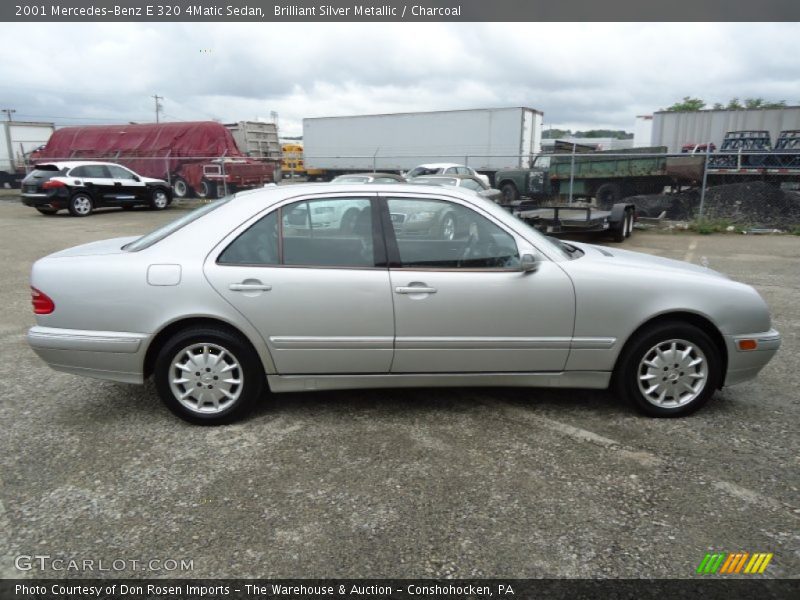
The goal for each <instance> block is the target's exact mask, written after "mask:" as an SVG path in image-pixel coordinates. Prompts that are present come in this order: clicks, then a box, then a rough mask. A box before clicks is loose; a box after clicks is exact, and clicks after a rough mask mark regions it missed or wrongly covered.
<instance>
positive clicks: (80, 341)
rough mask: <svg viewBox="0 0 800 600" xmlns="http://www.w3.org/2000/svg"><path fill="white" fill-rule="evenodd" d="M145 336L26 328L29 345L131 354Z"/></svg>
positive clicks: (125, 333)
mask: <svg viewBox="0 0 800 600" xmlns="http://www.w3.org/2000/svg"><path fill="white" fill-rule="evenodd" d="M146 338H147V335H144V334H140V333H128V332H124V331H86V330H82V329H57V328H54V327H40V326H38V325H37V326H35V327H31V328H30V329H29V330H28V343H29V344H30V345H31V347H33V348H40V349H45V350H77V351H84V352H119V353H123V354H132V353H134V352H137V351H138V350H139V346H140V345H141V343H142V341H143V340H145V339H146Z"/></svg>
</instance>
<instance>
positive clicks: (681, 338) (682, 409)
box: [613, 321, 722, 417]
mask: <svg viewBox="0 0 800 600" xmlns="http://www.w3.org/2000/svg"><path fill="white" fill-rule="evenodd" d="M672 341H676V352H685V351H686V350H687V349H688V346H685V345H682V344H681V343H687V344H689V345H691V346H692V348H693V352H692V353H690V354H689V355H688V356H687V358H686V359H681V360H679V361H677V362H675V363H672V362H671V360H668V359H669V358H670V354H669V353H670V352H671V343H672ZM659 344H664V345H665V346H666V350H664V349H662V352H664V354H663V356H664V357H665V358H664V360H663V361H662V360H661V358H660V357H659V358H658V361H659V362H656V358H653V363H652V365H653V366H647V365H645V364H644V360H645V358H647V357H648V356H650V355H651V354H652V352H653V351H654V350H655V348H656V347H657V346H658V345H659ZM697 349H699V350H700V352H701V353H702V357H703V358H704V360H703V361H701V363H699V364H698V365H695V366H692V365H691V362H692V361H693V360H696V359H697V358H700V355H698V354H697ZM654 356H655V355H654ZM684 361H686V362H684ZM662 364H664V365H665V366H662ZM674 365H679V366H678V367H674ZM703 365H705V376H704V383H703V385H702V386H699V388H698V390H697V392H696V395H695V396H694V397H690V398H687V399H686V401H685V403H681V402H679V401H676V400H675V397H674V396H670V394H675V393H676V392H675V390H678V391H680V390H686V388H683V387H682V386H681V379H682V378H684V375H685V376H686V377H685V378H684V380H690V381H692V382H697V381H698V379H696V378H695V376H696V375H698V374H699V373H695V372H694V371H692V374H689V373H690V370H697V369H701V368H702V367H703ZM655 373H658V375H662V374H663V378H662V380H661V381H658V379H659V377H658V375H654V374H655ZM640 376H652V377H651V378H650V379H648V380H647V381H652V382H653V383H654V384H655V385H657V386H661V387H660V388H658V389H655V388H654V391H653V392H652V394H659V392H660V391H661V390H669V391H665V392H664V393H665V394H666V396H664V397H663V402H664V404H660V403H659V402H657V400H658V399H656V398H651V399H648V397H647V396H646V395H645V393H644V392H643V391H642V390H641V389H640V386H639V378H640ZM721 378H722V361H721V357H720V352H719V350H718V348H717V346H716V344H714V342H713V341H712V340H711V338H710V337H709V336H708V334H706V333H705V332H704V331H703V330H702V329H700V328H698V327H695V326H694V325H691V324H688V323H684V322H681V321H664V322H662V323H657V324H654V325H653V326H651V327H648V328H646V329H644V330H642V331H641V332H639V333H637V334H636V336H635V337H634V338H632V339H631V340H630V341H629V342H628V344H626V345H625V348H624V349H623V351H622V354H621V355H620V357H619V359H618V361H617V367H616V369H615V371H614V380H613V388H614V391H615V393H616V394H617V395H618V396H620V397H621V398H623V399H625V400H627V401H628V402H630V403H631V404H633V406H635V407H636V409H637V410H639V411H640V412H642V413H644V414H646V415H648V416H651V417H682V416H685V415H688V414H691V413H693V412H694V411H696V410H698V409H699V408H701V407H702V406H703V405H704V404H705V403H706V402H708V400H709V399H710V398H711V396H712V395H713V394H714V391H715V390H716V389H717V388H718V387H719V384H720V381H721ZM644 385H645V384H643V387H644ZM672 386H678V387H675V388H673V387H672ZM686 393H687V394H689V395H690V396H691V392H689V391H688V390H686ZM659 395H660V394H659ZM670 399H672V401H671V402H670Z"/></svg>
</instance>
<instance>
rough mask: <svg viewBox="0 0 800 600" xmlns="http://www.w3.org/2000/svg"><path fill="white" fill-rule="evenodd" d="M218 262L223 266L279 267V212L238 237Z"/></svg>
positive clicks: (268, 216) (270, 214)
mask: <svg viewBox="0 0 800 600" xmlns="http://www.w3.org/2000/svg"><path fill="white" fill-rule="evenodd" d="M217 262H218V263H220V264H223V265H277V264H280V261H279V256H278V211H273V212H271V213H269V214H268V215H267V216H265V217H262V218H261V219H260V220H259V221H258V222H256V223H255V224H254V225H252V226H251V227H250V228H249V229H248V230H247V231H245V232H244V233H243V234H241V235H240V236H239V237H237V238H236V239H235V240H234V241H233V242H232V243H231V244H230V245H229V246H228V247H227V248H225V250H224V251H223V252H222V254H220V255H219V258H218V259H217Z"/></svg>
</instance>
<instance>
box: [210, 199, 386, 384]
mask: <svg viewBox="0 0 800 600" xmlns="http://www.w3.org/2000/svg"><path fill="white" fill-rule="evenodd" d="M376 204H377V198H376V196H375V194H357V195H350V196H347V195H345V194H341V195H337V194H329V195H326V196H317V197H309V198H306V199H303V200H294V201H291V202H287V203H285V204H284V205H282V206H281V207H280V208H277V209H273V210H271V211H269V212H268V213H266V214H262V215H261V216H259V217H257V218H255V219H252V220H251V221H250V222H248V223H247V224H245V225H243V226H242V227H241V228H240V229H239V230H237V231H236V232H234V233H233V234H231V235H230V236H228V238H227V239H226V240H225V241H224V242H223V243H222V244H221V245H220V247H219V248H217V249H216V250H215V251H214V252H212V253H211V254H210V255H209V258H208V259H207V261H206V264H205V273H206V276H207V277H208V279H209V281H210V282H211V284H212V285H213V286H214V288H215V289H216V290H217V291H218V292H219V293H220V294H221V295H222V296H223V297H224V298H225V299H227V300H228V302H230V303H231V304H232V305H233V306H234V307H235V308H236V309H237V310H239V312H241V313H242V315H244V316H245V318H247V319H248V320H249V321H250V322H251V323H252V324H253V325H254V326H255V327H256V328H257V329H258V330H259V332H260V333H261V335H262V336H263V338H264V340H265V341H266V343H267V345H268V347H269V350H270V353H271V355H272V358H273V361H274V363H275V367H276V369H277V371H278V373H279V374H332V373H335V374H346V373H350V374H358V373H388V372H389V368H390V365H391V362H392V353H393V338H394V315H393V312H392V294H391V291H390V287H389V271H388V268H387V264H386V251H385V246H384V242H383V236H382V235H381V234H380V224H379V222H378V220H377V219H378V216H377V210H376V208H375V207H376Z"/></svg>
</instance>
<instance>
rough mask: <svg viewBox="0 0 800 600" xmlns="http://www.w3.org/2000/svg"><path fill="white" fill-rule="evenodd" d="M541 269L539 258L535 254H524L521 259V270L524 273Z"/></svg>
mask: <svg viewBox="0 0 800 600" xmlns="http://www.w3.org/2000/svg"><path fill="white" fill-rule="evenodd" d="M538 269H539V259H537V258H536V257H535V256H534V255H533V254H523V255H522V258H520V261H519V270H520V271H522V272H523V273H533V272H535V271H537V270H538Z"/></svg>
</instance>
